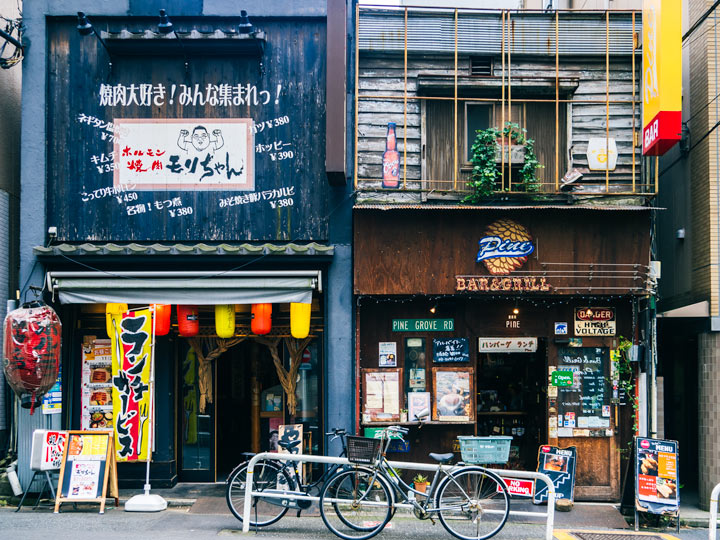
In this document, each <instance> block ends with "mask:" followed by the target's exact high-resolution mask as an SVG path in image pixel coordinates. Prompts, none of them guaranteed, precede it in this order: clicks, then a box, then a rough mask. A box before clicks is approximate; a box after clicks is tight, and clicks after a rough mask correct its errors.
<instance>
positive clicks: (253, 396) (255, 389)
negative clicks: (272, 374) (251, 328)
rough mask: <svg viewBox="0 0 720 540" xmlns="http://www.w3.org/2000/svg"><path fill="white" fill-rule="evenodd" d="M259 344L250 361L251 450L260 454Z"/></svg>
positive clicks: (255, 345)
mask: <svg viewBox="0 0 720 540" xmlns="http://www.w3.org/2000/svg"><path fill="white" fill-rule="evenodd" d="M257 347H258V346H257V344H256V343H254V344H253V347H252V352H251V354H252V357H251V359H250V449H251V450H252V451H253V452H260V393H261V392H262V388H261V387H260V380H259V378H258V371H259V365H258V350H257Z"/></svg>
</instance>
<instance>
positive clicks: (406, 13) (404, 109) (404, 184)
mask: <svg viewBox="0 0 720 540" xmlns="http://www.w3.org/2000/svg"><path fill="white" fill-rule="evenodd" d="M407 23H408V8H407V7H405V48H404V51H405V58H404V66H403V68H404V73H405V82H404V87H403V189H407V80H408V70H407V58H408V51H407V32H408V25H407Z"/></svg>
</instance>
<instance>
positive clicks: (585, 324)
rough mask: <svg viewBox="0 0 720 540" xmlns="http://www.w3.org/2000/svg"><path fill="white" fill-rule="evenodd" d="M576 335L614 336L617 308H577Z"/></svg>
mask: <svg viewBox="0 0 720 540" xmlns="http://www.w3.org/2000/svg"><path fill="white" fill-rule="evenodd" d="M575 335H576V336H614V335H615V309H614V308H606V307H580V308H575Z"/></svg>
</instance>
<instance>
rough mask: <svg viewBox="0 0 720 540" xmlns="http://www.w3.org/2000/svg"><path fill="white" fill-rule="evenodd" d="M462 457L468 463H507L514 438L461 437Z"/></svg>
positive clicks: (459, 437)
mask: <svg viewBox="0 0 720 540" xmlns="http://www.w3.org/2000/svg"><path fill="white" fill-rule="evenodd" d="M458 441H460V455H461V456H462V460H463V461H465V462H466V463H478V464H479V463H507V460H508V457H509V456H510V442H511V441H512V437H508V436H502V435H499V436H497V437H473V436H470V435H459V436H458Z"/></svg>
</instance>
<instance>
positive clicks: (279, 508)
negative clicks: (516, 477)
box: [225, 428, 347, 527]
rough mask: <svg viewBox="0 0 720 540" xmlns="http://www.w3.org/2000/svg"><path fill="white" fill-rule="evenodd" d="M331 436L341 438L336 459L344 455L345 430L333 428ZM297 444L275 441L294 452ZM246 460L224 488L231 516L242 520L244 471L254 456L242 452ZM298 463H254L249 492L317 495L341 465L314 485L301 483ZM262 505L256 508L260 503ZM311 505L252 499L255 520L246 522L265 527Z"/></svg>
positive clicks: (329, 469)
mask: <svg viewBox="0 0 720 540" xmlns="http://www.w3.org/2000/svg"><path fill="white" fill-rule="evenodd" d="M325 435H326V436H328V437H332V438H331V439H330V441H331V442H332V441H334V440H335V439H338V438H339V439H341V441H342V447H343V450H342V453H341V454H340V456H341V457H342V456H345V455H346V454H347V445H346V431H345V430H344V429H339V428H335V429H333V430H332V431H330V432H328V433H326V434H325ZM299 444H300V441H293V442H289V443H286V442H282V441H278V445H279V446H280V447H281V448H284V449H286V450H288V451H289V452H290V453H295V450H296V448H297V446H298V445H299ZM244 455H245V457H246V458H247V459H246V461H243V462H242V463H240V464H239V465H238V466H236V467H235V469H233V471H232V472H231V473H230V475H229V476H228V479H227V481H226V487H225V499H226V501H227V504H228V507H229V508H230V511H231V512H232V514H233V515H234V516H235V517H236V518H237V519H239V520H240V521H241V522H242V521H243V512H244V505H245V487H246V485H247V468H248V464H249V463H250V459H251V458H252V456H254V455H255V454H254V453H251V452H245V453H244ZM299 461H301V458H299V459H298V461H282V460H278V459H262V460H260V461H258V462H257V463H256V464H255V469H254V472H253V476H254V478H253V491H256V492H257V491H260V492H262V491H265V492H267V493H268V494H270V493H273V494H277V493H289V494H290V493H292V494H294V495H312V494H313V493H314V494H316V495H317V494H319V492H320V490H321V489H322V486H323V484H324V482H325V481H326V480H327V479H328V478H330V476H332V475H333V474H334V473H335V472H336V471H337V470H338V469H339V468H340V467H343V466H342V465H333V466H331V467H330V468H328V469H327V470H326V471H325V472H323V474H322V475H321V476H320V477H319V478H318V479H317V480H315V481H314V482H310V483H308V484H303V482H302V477H301V475H300V471H299V468H298V462H299ZM261 502H262V503H263V504H262V505H260V503H261ZM311 505H312V501H309V500H305V499H294V498H287V499H285V498H276V497H272V498H271V497H262V496H253V497H252V509H253V513H254V514H255V519H254V520H252V519H251V521H250V525H252V526H253V527H266V526H268V525H272V524H273V523H276V522H277V521H279V520H280V519H281V518H282V517H283V516H284V515H285V514H286V513H287V512H288V510H290V509H291V508H294V509H297V511H298V513H297V515H298V517H299V516H300V513H301V512H302V511H303V510H307V509H308V508H310V506H311Z"/></svg>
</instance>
